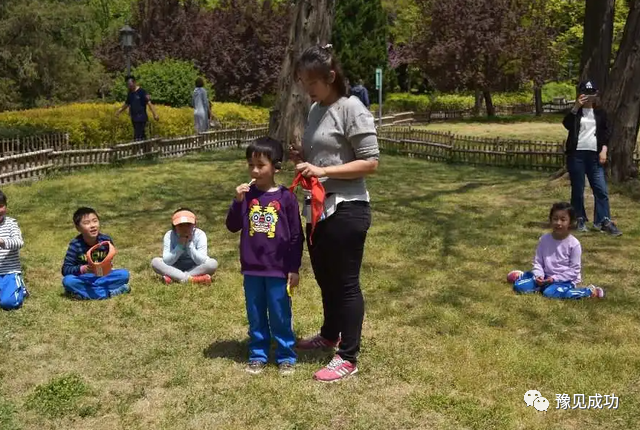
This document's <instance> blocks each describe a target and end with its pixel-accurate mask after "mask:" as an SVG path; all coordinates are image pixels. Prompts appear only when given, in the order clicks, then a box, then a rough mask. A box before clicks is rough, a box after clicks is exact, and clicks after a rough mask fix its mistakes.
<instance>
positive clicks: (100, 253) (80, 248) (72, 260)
mask: <svg viewBox="0 0 640 430" xmlns="http://www.w3.org/2000/svg"><path fill="white" fill-rule="evenodd" d="M104 241H109V242H111V243H113V240H112V239H111V237H110V236H108V235H106V234H102V233H99V234H98V242H104ZM113 244H114V243H113ZM114 245H115V244H114ZM89 249H91V246H89V245H88V244H87V242H85V241H84V239H83V238H82V235H81V234H79V235H77V236H76V237H74V238H73V240H72V241H71V242H69V248H68V249H67V255H66V256H65V257H64V263H62V276H67V275H80V274H81V272H80V267H82V266H84V265H85V264H87V251H88V250H89ZM108 253H109V249H108V248H107V247H106V246H101V247H100V248H96V249H95V250H94V251H93V252H92V253H91V259H92V260H93V261H94V262H96V263H98V262H100V261H102V260H104V259H105V257H106V256H107V254H108Z"/></svg>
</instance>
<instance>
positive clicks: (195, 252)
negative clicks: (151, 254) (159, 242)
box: [151, 208, 218, 284]
mask: <svg viewBox="0 0 640 430" xmlns="http://www.w3.org/2000/svg"><path fill="white" fill-rule="evenodd" d="M171 223H172V227H171V230H169V231H167V232H166V233H165V235H164V247H163V252H162V258H159V257H156V258H154V259H153V260H151V267H152V268H153V270H154V271H155V272H156V273H157V274H159V275H160V276H162V279H163V280H164V282H165V283H166V284H170V283H172V282H174V281H175V282H193V283H198V284H210V283H211V275H213V274H214V273H215V271H216V269H217V268H218V262H217V261H216V260H215V259H213V258H211V257H209V255H208V253H207V235H206V234H205V232H204V231H202V230H200V229H199V228H197V227H196V216H195V214H194V213H193V211H191V210H189V209H187V208H180V209H178V210H177V211H175V212H174V213H173V216H172V218H171Z"/></svg>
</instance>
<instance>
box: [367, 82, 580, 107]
mask: <svg viewBox="0 0 640 430" xmlns="http://www.w3.org/2000/svg"><path fill="white" fill-rule="evenodd" d="M491 97H492V100H493V105H494V106H495V107H496V108H500V107H506V106H515V105H522V104H533V91H531V92H522V93H492V94H491ZM555 97H565V98H567V99H571V98H573V97H575V88H574V87H573V85H572V84H570V83H564V82H553V83H550V84H547V85H545V86H544V87H543V89H542V101H543V103H551V102H552V101H553V99H554V98H555ZM474 104H475V99H474V96H473V94H431V95H427V94H420V95H416V94H409V93H391V94H387V96H386V98H385V104H384V106H383V110H384V112H385V113H387V112H408V111H414V112H425V111H427V110H432V111H440V110H466V109H471V108H473V106H474ZM371 110H372V111H374V112H378V105H371Z"/></svg>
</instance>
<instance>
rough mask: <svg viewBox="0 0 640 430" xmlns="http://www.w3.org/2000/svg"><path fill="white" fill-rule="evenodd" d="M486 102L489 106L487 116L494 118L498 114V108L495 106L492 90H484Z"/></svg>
mask: <svg viewBox="0 0 640 430" xmlns="http://www.w3.org/2000/svg"><path fill="white" fill-rule="evenodd" d="M482 95H484V103H485V105H486V106H487V116H488V117H489V118H492V117H494V116H496V108H495V106H493V100H492V99H491V91H483V92H482Z"/></svg>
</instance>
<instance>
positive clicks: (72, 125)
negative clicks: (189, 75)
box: [0, 103, 269, 146]
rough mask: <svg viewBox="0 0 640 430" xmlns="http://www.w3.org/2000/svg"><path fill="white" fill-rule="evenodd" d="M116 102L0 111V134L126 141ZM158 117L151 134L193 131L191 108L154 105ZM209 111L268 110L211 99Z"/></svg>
mask: <svg viewBox="0 0 640 430" xmlns="http://www.w3.org/2000/svg"><path fill="white" fill-rule="evenodd" d="M120 106H121V105H120V104H106V103H75V104H69V105H65V106H59V107H53V108H42V109H31V110H23V111H8V112H1V113H0V135H2V134H3V133H2V130H3V129H4V130H24V129H34V130H39V131H41V132H42V131H49V132H68V133H69V139H70V142H71V143H72V144H73V145H84V144H86V145H90V146H97V145H100V144H103V143H107V144H109V143H117V142H126V141H130V140H131V138H132V136H133V129H132V126H131V121H130V119H129V116H128V114H127V112H123V113H122V114H121V115H120V117H119V118H117V119H116V117H115V112H116V110H117V109H118V108H119V107H120ZM155 108H156V110H157V112H158V116H159V117H160V121H158V122H156V121H154V120H153V119H152V115H151V112H149V117H150V122H152V123H153V134H154V136H161V137H173V136H186V135H191V134H193V133H194V131H195V130H194V121H193V109H192V108H171V107H167V106H159V105H155ZM213 114H214V115H215V117H216V118H217V119H218V120H220V121H222V122H225V123H234V122H242V123H253V124H263V123H266V122H267V121H268V119H269V110H268V109H264V108H257V107H252V106H244V105H240V104H237V103H213Z"/></svg>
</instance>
